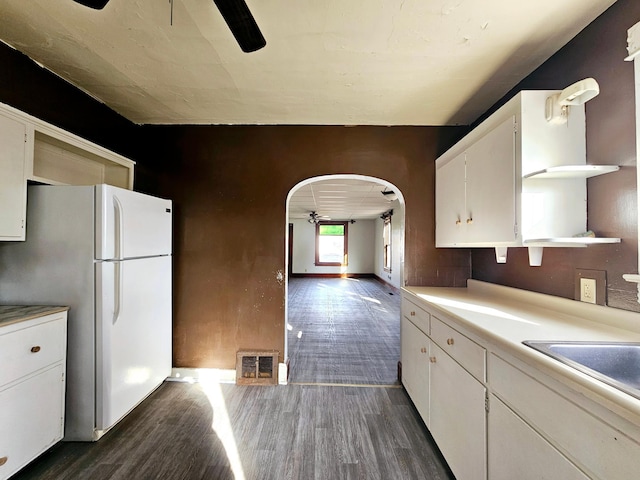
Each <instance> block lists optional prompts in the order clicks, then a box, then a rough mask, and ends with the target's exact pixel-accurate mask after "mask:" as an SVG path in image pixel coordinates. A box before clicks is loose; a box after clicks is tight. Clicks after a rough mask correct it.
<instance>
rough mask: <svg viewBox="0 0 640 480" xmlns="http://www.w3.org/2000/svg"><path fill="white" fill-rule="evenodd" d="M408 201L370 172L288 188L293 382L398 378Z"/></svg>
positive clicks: (288, 341) (288, 355)
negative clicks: (405, 203)
mask: <svg viewBox="0 0 640 480" xmlns="http://www.w3.org/2000/svg"><path fill="white" fill-rule="evenodd" d="M404 213H405V205H404V198H403V196H402V193H401V192H400V191H399V190H398V188H397V187H396V186H395V185H393V184H391V183H389V182H387V181H385V180H382V179H378V178H374V177H367V176H362V175H329V176H322V177H314V178H310V179H307V180H305V181H303V182H300V183H299V184H298V185H296V186H295V187H294V188H292V189H291V191H290V192H289V195H288V198H287V224H286V225H287V228H286V237H287V238H286V242H285V248H286V250H287V255H286V259H287V269H286V270H285V271H287V272H288V274H287V282H286V287H285V292H286V293H285V307H286V314H285V320H286V321H285V329H286V330H285V354H284V358H285V360H286V361H287V363H288V365H289V382H290V383H313V384H342V385H344V384H358V385H362V384H374V385H391V384H397V364H398V361H399V359H400V295H399V289H400V287H401V285H402V279H403V266H404V217H405V215H404Z"/></svg>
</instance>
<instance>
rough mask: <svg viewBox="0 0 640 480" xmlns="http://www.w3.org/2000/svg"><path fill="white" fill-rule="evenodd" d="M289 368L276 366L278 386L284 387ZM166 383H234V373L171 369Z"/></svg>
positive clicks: (203, 369)
mask: <svg viewBox="0 0 640 480" xmlns="http://www.w3.org/2000/svg"><path fill="white" fill-rule="evenodd" d="M288 370H289V366H288V364H284V363H279V364H278V366H277V373H278V380H279V381H278V385H286V384H287V377H288V376H289V374H288ZM166 381H167V382H186V383H201V382H213V383H234V384H235V383H236V371H235V369H232V368H172V369H171V376H170V377H167V379H166Z"/></svg>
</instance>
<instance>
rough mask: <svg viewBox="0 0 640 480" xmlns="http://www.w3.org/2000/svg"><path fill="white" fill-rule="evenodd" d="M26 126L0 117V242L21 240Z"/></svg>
mask: <svg viewBox="0 0 640 480" xmlns="http://www.w3.org/2000/svg"><path fill="white" fill-rule="evenodd" d="M26 152H27V125H26V124H25V123H22V122H19V121H17V120H14V119H12V118H9V117H6V116H3V115H0V240H24V238H25V218H26V208H27V181H26V176H25V163H26V158H27V157H26Z"/></svg>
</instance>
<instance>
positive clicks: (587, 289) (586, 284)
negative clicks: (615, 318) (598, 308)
mask: <svg viewBox="0 0 640 480" xmlns="http://www.w3.org/2000/svg"><path fill="white" fill-rule="evenodd" d="M580 301H581V302H587V303H596V280H595V278H581V279H580Z"/></svg>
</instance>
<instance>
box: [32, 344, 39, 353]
mask: <svg viewBox="0 0 640 480" xmlns="http://www.w3.org/2000/svg"><path fill="white" fill-rule="evenodd" d="M39 351H40V345H36V346H35V347H31V353H38V352H39Z"/></svg>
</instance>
